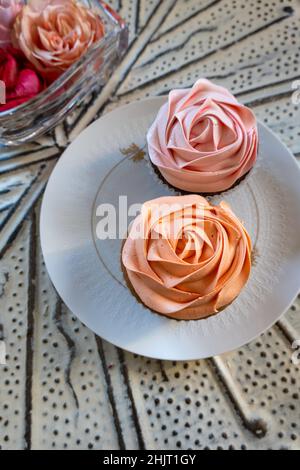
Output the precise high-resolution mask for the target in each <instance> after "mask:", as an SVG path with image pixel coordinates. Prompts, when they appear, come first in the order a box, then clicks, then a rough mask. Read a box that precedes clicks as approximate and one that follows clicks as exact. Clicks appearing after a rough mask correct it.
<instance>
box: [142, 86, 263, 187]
mask: <svg viewBox="0 0 300 470" xmlns="http://www.w3.org/2000/svg"><path fill="white" fill-rule="evenodd" d="M147 140H148V149H149V155H150V159H151V161H152V163H153V164H154V166H156V167H157V169H158V170H159V171H160V173H161V175H162V176H163V177H164V179H165V180H166V181H167V182H168V183H169V184H170V185H172V186H173V187H175V188H177V189H181V190H183V191H187V192H193V193H195V192H196V193H218V192H221V191H225V190H227V189H229V188H231V187H232V186H234V185H235V184H236V183H237V182H238V181H239V180H240V179H241V178H242V177H243V176H244V175H246V174H247V173H248V172H249V171H250V170H251V168H252V167H253V165H254V163H255V161H256V157H257V147H258V135H257V124H256V118H255V116H254V114H253V112H252V111H251V110H250V109H249V108H247V107H246V106H243V105H242V104H240V103H239V102H238V101H237V100H236V98H235V97H234V96H233V95H232V94H231V93H230V92H229V91H228V90H226V88H223V87H220V86H217V85H214V84H213V83H211V82H210V81H208V80H206V79H201V80H198V81H197V82H196V83H195V85H194V86H193V87H192V88H191V89H183V90H172V91H171V92H170V93H169V99H168V102H167V103H166V104H164V105H163V106H162V107H161V109H160V110H159V112H158V115H157V117H156V119H155V121H154V123H153V124H152V126H151V128H150V129H149V131H148V134H147Z"/></svg>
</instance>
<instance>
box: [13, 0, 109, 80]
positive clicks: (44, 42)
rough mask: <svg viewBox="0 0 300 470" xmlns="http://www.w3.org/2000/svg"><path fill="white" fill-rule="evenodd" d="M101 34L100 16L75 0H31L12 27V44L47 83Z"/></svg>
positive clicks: (102, 26)
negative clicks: (22, 53)
mask: <svg viewBox="0 0 300 470" xmlns="http://www.w3.org/2000/svg"><path fill="white" fill-rule="evenodd" d="M103 36H104V25H103V23H102V21H101V18H100V17H99V16H98V15H97V14H96V13H94V12H93V11H92V10H90V9H88V8H85V7H84V6H83V5H81V4H80V3H77V2H76V1H75V0H39V1H37V0H31V2H30V4H29V5H26V6H25V7H24V8H23V9H22V12H21V13H20V15H19V16H18V17H17V20H16V22H15V26H14V44H15V45H16V46H17V47H19V48H20V49H21V50H22V51H23V52H24V54H25V55H26V57H27V58H28V60H30V62H32V63H33V64H34V66H35V68H36V69H37V70H38V71H39V72H40V73H41V74H42V75H43V76H44V77H46V79H47V81H49V82H51V81H53V80H55V79H56V78H57V77H58V76H59V75H61V74H62V73H63V72H64V71H65V70H67V69H68V68H69V67H70V66H71V65H72V64H73V63H74V62H76V61H77V60H78V59H79V58H80V57H81V56H82V55H83V54H84V53H85V52H86V51H87V49H88V48H89V47H90V46H91V45H92V44H93V43H95V42H96V41H98V40H99V39H100V38H102V37H103Z"/></svg>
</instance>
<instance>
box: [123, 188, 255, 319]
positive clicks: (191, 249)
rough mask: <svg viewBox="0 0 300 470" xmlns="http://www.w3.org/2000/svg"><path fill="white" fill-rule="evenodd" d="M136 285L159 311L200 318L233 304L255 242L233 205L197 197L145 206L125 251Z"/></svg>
mask: <svg viewBox="0 0 300 470" xmlns="http://www.w3.org/2000/svg"><path fill="white" fill-rule="evenodd" d="M122 262H123V265H124V268H125V270H126V273H127V275H128V278H129V281H130V283H131V286H132V287H133V289H134V291H135V293H136V294H137V296H138V297H139V298H140V299H141V301H142V302H143V303H144V304H145V305H146V306H148V307H149V308H150V309H152V310H154V311H155V312H159V313H161V314H164V315H166V316H168V317H172V318H176V319H184V320H191V319H199V318H204V317H207V316H209V315H212V314H214V313H217V312H218V311H220V310H221V309H222V308H224V307H226V306H227V305H228V304H230V303H231V302H232V301H233V300H234V299H235V298H236V297H237V296H238V295H239V293H240V291H241V289H242V288H243V287H244V285H245V284H246V282H247V280H248V278H249V275H250V270H251V240H250V237H249V235H248V234H247V231H246V229H245V228H244V226H243V225H242V223H241V222H240V221H239V219H238V218H237V217H236V216H235V215H234V213H233V212H232V210H231V209H230V207H229V205H228V204H227V203H225V202H221V204H220V205H219V206H212V205H211V204H210V203H209V202H208V201H207V200H206V199H205V198H203V197H202V196H198V195H188V196H170V197H161V198H158V199H154V200H152V201H148V202H146V203H144V204H143V206H142V210H141V213H140V215H138V216H137V217H136V219H135V220H134V222H133V224H132V226H131V229H130V232H129V235H128V238H127V240H126V242H125V244H124V247H123V251H122Z"/></svg>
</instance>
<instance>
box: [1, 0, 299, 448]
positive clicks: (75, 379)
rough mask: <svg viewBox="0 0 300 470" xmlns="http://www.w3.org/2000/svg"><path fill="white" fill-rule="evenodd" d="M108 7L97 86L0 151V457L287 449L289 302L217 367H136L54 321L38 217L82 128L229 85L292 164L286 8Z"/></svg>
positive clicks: (234, 4)
mask: <svg viewBox="0 0 300 470" xmlns="http://www.w3.org/2000/svg"><path fill="white" fill-rule="evenodd" d="M110 4H111V5H112V6H113V7H114V8H116V9H117V10H118V11H120V13H121V15H122V16H123V17H124V18H125V19H126V20H127V22H128V25H129V27H130V47H129V49H128V52H127V55H126V56H125V57H124V59H123V61H122V63H121V64H120V65H119V67H118V68H117V70H116V73H115V74H114V75H113V77H112V78H111V79H110V80H109V82H108V83H107V85H106V86H105V88H104V89H103V90H102V92H101V93H100V94H98V95H97V96H93V97H92V98H91V97H90V98H88V99H87V101H86V103H85V104H84V105H83V106H81V107H80V108H78V109H76V110H75V111H74V112H73V113H72V114H71V115H70V116H69V117H68V118H67V119H66V120H65V122H64V123H63V124H62V125H60V126H59V127H58V128H57V129H55V131H54V132H53V133H51V134H50V135H48V136H46V137H44V138H42V139H39V140H38V141H37V142H34V143H32V144H28V145H24V146H23V147H22V148H15V149H11V150H8V149H2V150H1V153H0V173H1V175H0V194H1V198H0V229H1V236H0V250H1V261H0V340H2V342H0V347H1V348H2V349H3V347H4V342H5V345H6V353H7V356H6V363H7V364H6V365H1V366H0V448H2V449H24V448H31V449H49V448H50V449H64V448H66V449H119V448H120V449H137V448H146V449H204V448H209V449H217V448H223V449H268V448H272V449H281V448H284V449H296V448H297V449H299V448H300V437H299V426H300V424H299V423H300V405H299V394H300V377H299V365H297V363H298V362H299V363H300V361H298V360H297V357H296V356H297V354H296V353H297V350H296V349H293V347H292V346H293V344H294V347H295V348H296V346H297V343H296V342H295V341H296V340H297V339H299V340H300V316H299V312H300V300H299V299H300V297H298V299H296V301H295V302H294V304H293V305H292V307H291V308H290V310H289V311H288V312H287V313H286V314H285V316H284V317H283V318H282V320H280V321H279V322H278V323H277V324H276V325H275V326H274V327H273V328H272V329H270V330H269V331H268V332H266V333H265V334H264V335H262V336H261V337H259V338H257V339H256V340H255V341H253V342H252V343H251V344H249V345H247V346H245V347H243V348H241V349H239V350H237V351H234V352H232V353H229V354H226V355H224V356H222V357H214V358H212V359H210V360H201V361H193V362H186V363H182V362H177V363H176V362H168V361H157V360H150V359H147V358H144V357H138V356H135V355H133V354H130V353H127V352H124V351H121V350H119V349H117V348H116V347H114V346H112V345H111V344H109V343H107V342H105V341H103V340H101V338H99V337H96V336H95V335H94V334H93V333H92V332H91V331H89V330H88V329H87V328H85V327H84V326H83V325H82V324H81V323H80V322H79V321H78V320H77V319H76V318H74V317H73V316H72V314H71V313H70V312H68V311H67V308H66V307H65V306H64V305H63V304H62V302H61V301H60V299H59V298H58V297H57V295H56V293H55V291H54V289H53V287H52V285H51V282H50V281H49V277H48V275H47V272H46V270H45V266H44V264H43V259H42V255H41V250H40V245H39V230H38V219H39V211H40V200H41V196H42V193H43V190H44V188H45V184H46V182H47V179H48V177H49V174H50V173H51V171H52V169H53V167H54V165H55V163H56V161H57V159H58V158H59V156H60V154H61V153H62V151H63V150H64V148H65V147H66V145H67V144H68V142H69V141H71V140H73V139H74V137H76V136H77V135H78V133H79V132H80V131H81V130H82V129H83V128H84V127H85V126H86V125H87V124H88V123H89V122H91V121H92V120H93V119H95V118H97V117H99V116H101V115H102V114H103V113H106V112H108V111H110V110H112V109H114V108H116V107H117V106H121V105H124V104H126V103H129V102H131V101H134V100H139V99H142V98H144V97H147V96H153V95H158V94H164V93H166V92H168V90H170V89H171V88H174V87H183V86H190V85H192V84H193V82H194V81H195V80H196V79H197V78H198V77H203V76H205V77H207V78H209V79H212V80H213V81H214V82H216V83H219V84H222V85H225V86H226V87H229V88H230V89H231V90H232V91H233V93H235V94H236V95H237V97H238V98H239V99H240V100H241V101H242V102H244V103H247V104H248V105H249V106H251V107H252V108H253V109H254V111H255V113H256V115H257V116H258V118H259V119H261V120H262V121H263V122H265V123H266V124H267V125H268V126H270V127H271V128H272V129H273V130H274V131H275V132H276V134H278V135H279V136H280V137H281V138H282V140H283V141H284V142H285V143H286V144H287V145H288V147H289V148H290V149H291V150H292V152H293V153H294V154H295V158H297V157H298V158H299V157H300V137H299V136H300V113H299V104H300V91H298V90H300V80H297V78H298V79H299V75H300V73H299V64H300V59H299V53H300V39H299V24H300V23H299V21H300V2H299V0H249V1H248V2H244V1H242V0H228V1H227V0H177V1H176V0H163V1H158V0H115V1H111V2H110ZM287 184H288V181H287ZM299 184H300V181H299ZM299 282H300V280H299ZM108 314H109V312H108ZM299 344H300V341H299Z"/></svg>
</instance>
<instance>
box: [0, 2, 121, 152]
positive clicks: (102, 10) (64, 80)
mask: <svg viewBox="0 0 300 470" xmlns="http://www.w3.org/2000/svg"><path fill="white" fill-rule="evenodd" d="M80 2H81V3H83V4H84V5H86V6H90V7H91V8H93V9H94V11H96V12H98V14H99V16H100V17H101V19H102V21H103V23H104V24H105V36H104V37H103V38H102V39H101V40H100V41H98V42H97V43H95V44H94V45H93V46H92V47H91V48H90V49H89V50H88V51H87V53H86V54H84V56H82V57H81V58H80V59H79V60H78V61H77V62H76V63H74V64H73V65H72V66H71V67H70V68H69V69H68V70H67V71H66V72H64V73H63V74H62V75H61V76H60V77H59V78H58V79H57V80H55V81H54V82H53V83H52V84H51V85H50V86H49V87H48V88H47V89H45V90H44V91H43V92H41V93H40V94H38V95H37V96H35V97H34V98H32V99H31V100H29V101H27V102H26V103H24V104H22V105H20V106H17V107H16V108H13V109H10V110H7V111H3V112H0V144H2V145H6V146H12V145H20V144H23V143H25V142H29V141H31V140H34V139H36V138H37V137H39V136H41V135H42V134H44V133H46V132H48V131H49V130H51V129H53V127H55V126H56V125H57V124H58V122H59V121H61V120H62V118H63V117H64V116H65V115H66V113H67V112H69V111H70V110H71V109H72V108H74V106H75V105H78V104H79V103H80V102H81V101H82V100H83V99H84V98H85V97H86V96H88V95H89V94H91V93H92V92H93V91H94V90H95V89H97V90H99V91H100V90H101V88H102V87H103V86H104V85H105V84H106V83H107V81H108V79H109V77H110V76H111V74H112V72H113V70H114V69H115V67H116V66H117V64H118V62H119V61H120V58H121V57H122V55H123V54H124V52H125V51H126V48H127V45H128V29H127V27H126V25H125V23H124V21H123V20H122V19H121V18H120V17H119V15H118V14H117V13H116V12H115V11H114V10H112V9H111V8H110V7H109V6H108V5H107V4H106V3H104V2H102V1H101V0H88V1H84V0H80Z"/></svg>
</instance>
